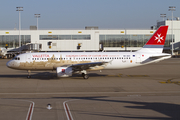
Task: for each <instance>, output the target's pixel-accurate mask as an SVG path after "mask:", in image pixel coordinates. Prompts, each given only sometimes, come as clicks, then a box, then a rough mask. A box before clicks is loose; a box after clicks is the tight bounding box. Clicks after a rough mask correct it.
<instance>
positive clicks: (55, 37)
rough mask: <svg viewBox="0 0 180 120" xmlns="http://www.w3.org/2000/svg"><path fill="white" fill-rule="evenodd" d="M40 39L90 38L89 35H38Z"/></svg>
mask: <svg viewBox="0 0 180 120" xmlns="http://www.w3.org/2000/svg"><path fill="white" fill-rule="evenodd" d="M39 38H40V40H90V39H91V35H40V36H39Z"/></svg>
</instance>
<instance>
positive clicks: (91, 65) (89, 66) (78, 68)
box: [70, 62, 108, 71]
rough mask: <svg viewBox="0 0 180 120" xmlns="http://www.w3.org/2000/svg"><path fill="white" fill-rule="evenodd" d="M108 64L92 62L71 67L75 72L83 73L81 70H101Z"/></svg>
mask: <svg viewBox="0 0 180 120" xmlns="http://www.w3.org/2000/svg"><path fill="white" fill-rule="evenodd" d="M106 63H108V62H91V63H81V64H73V65H71V66H70V67H72V68H73V70H74V71H81V70H88V69H89V70H91V69H92V70H93V69H98V68H101V69H103V68H104V67H102V66H103V65H105V64H106Z"/></svg>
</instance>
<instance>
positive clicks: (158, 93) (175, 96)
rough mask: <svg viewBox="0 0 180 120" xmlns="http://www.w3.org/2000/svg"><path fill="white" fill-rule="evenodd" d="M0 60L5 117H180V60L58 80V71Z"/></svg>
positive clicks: (20, 119)
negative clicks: (15, 66) (18, 67)
mask: <svg viewBox="0 0 180 120" xmlns="http://www.w3.org/2000/svg"><path fill="white" fill-rule="evenodd" d="M8 60H9V59H0V119H1V120H12V119H13V120H31V119H32V120H49V119H51V120H110V119H111V120H145V119H148V120H179V119H180V58H171V59H168V60H164V61H161V62H158V63H153V64H149V65H144V66H140V67H135V68H129V69H122V70H102V72H100V71H93V72H90V73H89V75H90V77H89V79H88V80H85V79H83V78H82V77H81V75H73V76H72V77H68V78H57V77H56V71H37V72H36V71H34V72H32V74H31V75H32V78H31V79H27V75H28V74H27V71H21V70H13V69H10V68H8V67H6V62H7V61H8Z"/></svg>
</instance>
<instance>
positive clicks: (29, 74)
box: [27, 70, 31, 79]
mask: <svg viewBox="0 0 180 120" xmlns="http://www.w3.org/2000/svg"><path fill="white" fill-rule="evenodd" d="M27 72H28V76H27V78H28V79H30V78H31V71H30V70H28V71H27Z"/></svg>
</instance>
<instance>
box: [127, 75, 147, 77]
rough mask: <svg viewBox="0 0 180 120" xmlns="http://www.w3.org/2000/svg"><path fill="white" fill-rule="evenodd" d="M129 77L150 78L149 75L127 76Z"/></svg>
mask: <svg viewBox="0 0 180 120" xmlns="http://www.w3.org/2000/svg"><path fill="white" fill-rule="evenodd" d="M127 76H128V77H149V76H148V75H127Z"/></svg>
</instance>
